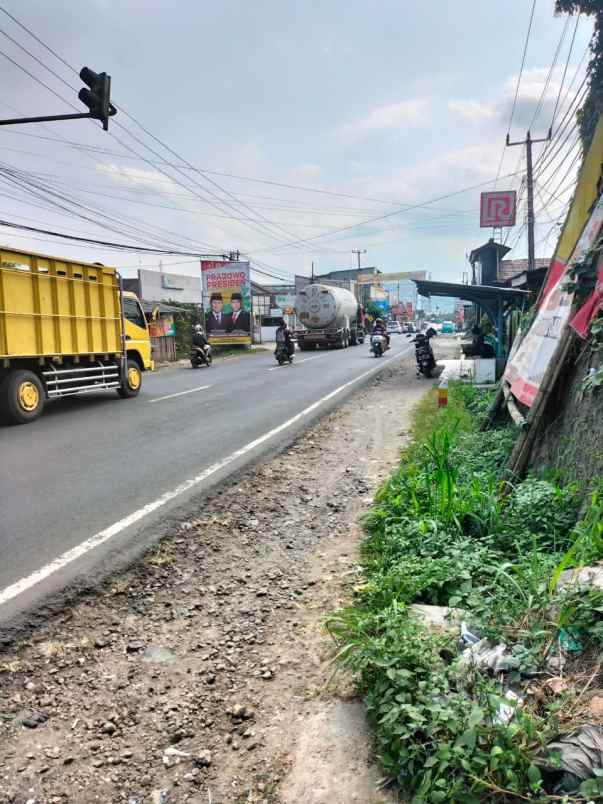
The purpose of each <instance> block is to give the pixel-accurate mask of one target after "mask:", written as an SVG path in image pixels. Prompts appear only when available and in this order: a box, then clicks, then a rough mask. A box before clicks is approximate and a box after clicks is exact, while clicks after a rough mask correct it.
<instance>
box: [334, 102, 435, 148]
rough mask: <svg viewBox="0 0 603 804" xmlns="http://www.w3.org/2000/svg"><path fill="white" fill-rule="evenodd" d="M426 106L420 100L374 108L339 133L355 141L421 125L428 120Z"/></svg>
mask: <svg viewBox="0 0 603 804" xmlns="http://www.w3.org/2000/svg"><path fill="white" fill-rule="evenodd" d="M428 106H429V104H428V102H427V101H426V100H423V99H420V98H417V99H415V100H408V101H401V102H400V103H389V104H386V105H384V106H375V107H374V108H373V109H371V110H370V111H369V113H368V114H367V115H366V116H365V117H363V118H361V119H360V120H357V121H356V122H354V123H348V124H347V125H345V126H342V128H341V129H340V133H341V134H343V135H344V136H347V137H348V138H351V139H357V138H362V137H365V136H368V135H371V134H376V133H379V132H383V131H389V130H391V129H396V128H400V127H401V126H404V125H415V126H416V125H421V124H422V123H426V122H427V120H428V113H427V112H428Z"/></svg>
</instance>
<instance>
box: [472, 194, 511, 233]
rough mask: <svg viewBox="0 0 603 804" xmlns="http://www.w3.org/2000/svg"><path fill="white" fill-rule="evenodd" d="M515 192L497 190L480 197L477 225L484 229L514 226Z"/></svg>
mask: <svg viewBox="0 0 603 804" xmlns="http://www.w3.org/2000/svg"><path fill="white" fill-rule="evenodd" d="M516 202H517V197H516V193H515V190H499V191H497V192H491V193H482V194H481V196H480V207H479V225H480V226H481V227H482V228H485V227H490V226H493V227H495V228H496V227H499V226H515V214H516V208H517V203H516Z"/></svg>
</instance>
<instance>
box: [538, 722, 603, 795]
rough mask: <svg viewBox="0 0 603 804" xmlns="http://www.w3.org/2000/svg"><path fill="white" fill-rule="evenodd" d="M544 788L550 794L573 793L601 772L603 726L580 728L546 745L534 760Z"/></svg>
mask: <svg viewBox="0 0 603 804" xmlns="http://www.w3.org/2000/svg"><path fill="white" fill-rule="evenodd" d="M536 764H537V765H538V767H539V768H540V769H541V770H542V771H543V777H544V782H545V787H546V789H547V790H548V791H549V792H551V793H553V794H560V793H573V792H574V791H576V790H577V789H578V787H579V786H580V784H581V782H583V781H585V780H586V779H592V778H594V777H595V776H596V775H597V774H596V773H595V772H596V771H600V770H602V769H603V727H602V726H590V725H588V726H582V727H581V728H580V729H578V730H576V731H573V732H570V733H569V734H565V735H563V736H561V737H559V738H558V739H557V740H553V742H550V743H548V745H547V746H546V747H545V748H544V749H543V750H542V752H541V755H540V756H538V757H537V758H536Z"/></svg>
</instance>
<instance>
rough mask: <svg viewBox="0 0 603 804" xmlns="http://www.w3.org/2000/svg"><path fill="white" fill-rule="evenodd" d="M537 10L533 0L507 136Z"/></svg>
mask: <svg viewBox="0 0 603 804" xmlns="http://www.w3.org/2000/svg"><path fill="white" fill-rule="evenodd" d="M535 9H536V0H532V10H531V11H530V22H529V24H528V32H527V33H526V38H525V42H524V45H523V54H522V56H521V67H520V68H519V75H518V76H517V85H516V87H515V97H514V98H513V106H512V107H511V114H510V116H509V125H508V126H507V135H509V134H510V133H511V126H512V124H513V117H514V115H515V107H516V106H517V97H518V95H519V87H520V84H521V76H522V75H523V68H524V65H525V63H526V54H527V52H528V43H529V41H530V34H531V32H532V23H533V22H534V11H535Z"/></svg>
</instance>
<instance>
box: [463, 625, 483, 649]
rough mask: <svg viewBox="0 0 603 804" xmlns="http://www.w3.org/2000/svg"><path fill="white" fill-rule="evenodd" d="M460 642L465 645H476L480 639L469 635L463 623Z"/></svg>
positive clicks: (474, 635)
mask: <svg viewBox="0 0 603 804" xmlns="http://www.w3.org/2000/svg"><path fill="white" fill-rule="evenodd" d="M461 641H462V642H464V643H465V645H476V644H477V643H478V642H479V641H480V637H478V636H476V634H472V633H471V631H470V630H469V628H468V627H467V623H466V622H465V621H463V622H462V623H461Z"/></svg>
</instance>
